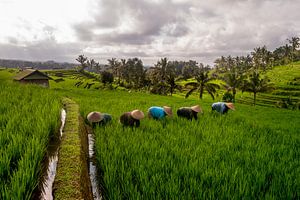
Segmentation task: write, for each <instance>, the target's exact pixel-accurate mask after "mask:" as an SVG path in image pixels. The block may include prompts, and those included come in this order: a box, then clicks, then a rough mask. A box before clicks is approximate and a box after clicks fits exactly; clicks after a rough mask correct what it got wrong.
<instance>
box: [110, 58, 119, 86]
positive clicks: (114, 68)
mask: <svg viewBox="0 0 300 200" xmlns="http://www.w3.org/2000/svg"><path fill="white" fill-rule="evenodd" d="M107 61H108V64H109V66H110V67H111V69H112V72H113V75H114V76H116V77H118V84H120V65H121V63H120V62H119V61H118V60H117V59H116V58H112V59H108V60H107Z"/></svg>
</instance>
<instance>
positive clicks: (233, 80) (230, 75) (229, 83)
mask: <svg viewBox="0 0 300 200" xmlns="http://www.w3.org/2000/svg"><path fill="white" fill-rule="evenodd" d="M244 78H245V77H244V74H242V73H239V72H238V71H237V70H232V71H230V72H227V73H226V74H225V75H224V77H223V78H222V79H223V80H224V81H225V83H226V84H225V85H224V86H225V88H226V89H227V91H230V90H231V91H232V95H233V102H234V101H235V95H236V89H237V88H239V87H240V86H241V85H242V83H243V80H244Z"/></svg>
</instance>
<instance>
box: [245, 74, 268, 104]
mask: <svg viewBox="0 0 300 200" xmlns="http://www.w3.org/2000/svg"><path fill="white" fill-rule="evenodd" d="M259 76H260V74H259V72H258V71H254V72H253V73H252V74H251V75H250V78H249V80H246V81H244V84H243V86H242V92H244V91H246V92H251V93H253V104H254V106H255V105H256V94H257V93H259V92H268V91H270V90H272V89H273V86H272V85H271V84H270V83H269V80H268V79H267V78H265V79H262V78H260V77H259Z"/></svg>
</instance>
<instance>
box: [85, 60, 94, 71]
mask: <svg viewBox="0 0 300 200" xmlns="http://www.w3.org/2000/svg"><path fill="white" fill-rule="evenodd" d="M86 65H87V68H89V69H91V70H92V69H94V68H95V66H96V65H97V62H96V61H95V60H94V59H89V60H87V62H86Z"/></svg>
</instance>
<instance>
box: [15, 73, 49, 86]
mask: <svg viewBox="0 0 300 200" xmlns="http://www.w3.org/2000/svg"><path fill="white" fill-rule="evenodd" d="M49 79H52V78H50V77H49V76H47V75H46V74H44V73H42V72H40V71H38V70H31V69H26V70H23V71H21V72H20V73H19V74H17V75H16V76H15V77H14V80H15V81H19V82H20V83H34V84H38V85H42V86H44V87H49Z"/></svg>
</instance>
